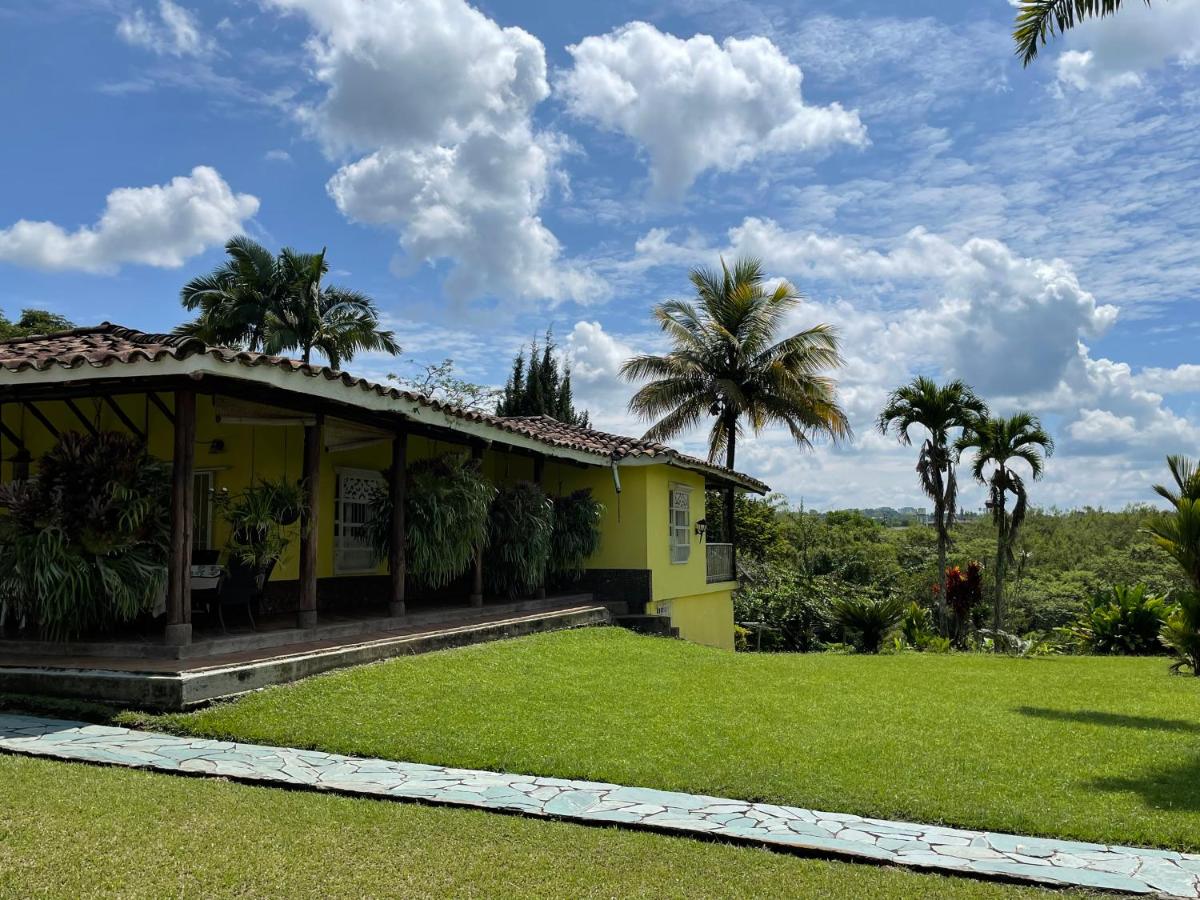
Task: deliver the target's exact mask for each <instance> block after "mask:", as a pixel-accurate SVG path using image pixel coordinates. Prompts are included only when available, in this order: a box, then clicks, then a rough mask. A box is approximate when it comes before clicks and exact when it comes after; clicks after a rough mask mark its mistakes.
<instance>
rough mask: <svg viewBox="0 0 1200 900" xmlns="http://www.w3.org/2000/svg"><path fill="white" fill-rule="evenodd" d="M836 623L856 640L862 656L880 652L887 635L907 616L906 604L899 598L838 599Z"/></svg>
mask: <svg viewBox="0 0 1200 900" xmlns="http://www.w3.org/2000/svg"><path fill="white" fill-rule="evenodd" d="M831 611H832V613H833V618H834V621H835V622H837V623H838V624H839V625H841V626H842V628H843V629H844V630H845V631H846V632H848V633H849V634H850V635H851V636H853V637H854V638H855V646H856V647H857V649H858V650H859V651H860V652H863V653H878V652H879V650H880V648H881V647H882V646H883V642H884V641H885V640H886V639H887V636H888V634H890V633H891V631H892V629H893V628H895V627H896V625H897V624H898V623H899V622H900V620H901V618H902V617H903V616H904V601H902V600H901V599H900V598H898V597H877V598H873V597H867V596H862V595H853V594H852V595H848V596H845V597H841V598H839V599H837V600H835V601H834V602H833V604H832V607H831Z"/></svg>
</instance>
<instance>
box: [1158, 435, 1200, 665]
mask: <svg viewBox="0 0 1200 900" xmlns="http://www.w3.org/2000/svg"><path fill="white" fill-rule="evenodd" d="M1167 467H1168V468H1169V469H1170V470H1171V477H1172V478H1173V479H1174V481H1175V488H1174V489H1172V488H1169V487H1166V486H1164V485H1161V484H1156V485H1155V486H1154V490H1156V491H1157V492H1158V493H1159V495H1161V496H1162V497H1164V498H1166V500H1167V501H1168V502H1170V504H1171V506H1173V507H1174V512H1173V514H1172V515H1169V516H1164V517H1162V518H1159V519H1153V520H1151V521H1150V522H1148V523H1147V524H1146V529H1145V530H1146V531H1147V532H1149V533H1150V535H1151V536H1152V537H1153V538H1154V542H1155V543H1156V544H1158V546H1160V547H1161V548H1162V549H1163V550H1165V551H1166V552H1167V553H1168V554H1170V556H1171V557H1172V558H1173V559H1174V560H1175V561H1176V562H1178V563H1179V565H1180V566H1181V567H1182V568H1183V570H1184V572H1185V573H1186V574H1187V578H1188V581H1189V582H1190V583H1191V590H1190V591H1188V592H1187V593H1185V594H1183V595H1182V596H1180V597H1178V598H1177V602H1176V607H1175V609H1173V610H1172V612H1171V614H1170V616H1168V618H1167V622H1166V624H1165V625H1164V626H1163V629H1162V640H1163V642H1164V643H1165V644H1166V645H1167V646H1168V647H1170V648H1171V649H1172V650H1173V651H1174V652H1175V655H1176V656H1177V657H1178V658H1179V661H1178V662H1177V663H1176V664H1175V666H1174V668H1176V669H1179V668H1181V667H1185V666H1186V667H1188V668H1190V669H1191V670H1192V674H1193V675H1197V676H1200V468H1197V465H1196V463H1195V462H1193V461H1192V460H1190V459H1187V458H1185V457H1182V456H1168V457H1167Z"/></svg>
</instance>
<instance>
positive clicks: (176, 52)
mask: <svg viewBox="0 0 1200 900" xmlns="http://www.w3.org/2000/svg"><path fill="white" fill-rule="evenodd" d="M117 36H118V37H120V38H121V40H123V41H125V42H126V43H127V44H132V45H133V46H135V47H144V48H146V49H147V50H150V51H152V52H154V53H156V54H158V55H159V56H175V57H184V56H195V57H204V56H209V55H211V54H212V52H213V51H214V50H215V49H216V44H215V42H214V41H213V40H212V39H211V38H209V37H207V36H206V35H205V34H204V33H203V31H201V29H200V24H199V22H197V20H196V16H195V14H194V13H192V12H191V11H190V10H188V9H185V8H184V7H182V6H178V5H177V4H175V3H172V2H171V0H159V2H158V13H157V15H155V14H154V13H150V12H147V11H146V10H144V9H142V8H140V7H139V8H137V9H134V10H133V12H132V13H130V14H129V15H126V16H122V17H121V20H120V21H119V22H118V23H117Z"/></svg>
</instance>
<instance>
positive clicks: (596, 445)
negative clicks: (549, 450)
mask: <svg viewBox="0 0 1200 900" xmlns="http://www.w3.org/2000/svg"><path fill="white" fill-rule="evenodd" d="M192 356H209V357H211V358H213V359H215V360H217V361H219V362H222V363H229V364H235V363H236V364H240V365H243V366H246V367H249V368H257V367H260V366H268V367H274V368H278V369H283V370H285V371H289V372H297V373H300V374H303V375H307V376H309V377H314V378H324V379H325V380H327V381H340V382H342V384H344V385H345V386H346V387H347V388H357V389H359V390H363V391H369V392H371V393H374V394H377V395H379V396H381V397H390V398H393V399H396V400H401V401H407V402H411V403H417V404H420V405H421V406H425V407H429V408H431V409H434V410H437V411H439V412H441V413H443V414H444V415H447V416H450V417H452V418H458V419H463V420H465V421H470V422H477V423H480V424H483V425H487V426H490V427H493V428H497V429H499V430H501V431H504V432H507V433H509V434H515V435H521V436H524V437H527V438H531V439H533V440H535V441H538V442H540V443H543V444H546V445H548V446H552V447H561V448H565V449H570V450H577V451H580V452H584V453H594V454H596V455H597V456H603V457H606V458H609V459H613V460H622V459H626V458H637V457H652V458H659V457H661V458H662V459H663V460H664V462H665V461H669V460H675V461H677V462H679V463H682V464H684V465H686V466H688V467H689V468H695V469H698V470H700V471H703V472H709V473H711V474H713V475H715V476H718V477H724V478H730V477H732V479H733V480H734V481H737V482H739V483H742V484H745V485H746V486H748V487H752V488H754V489H756V490H761V491H763V492H765V491H766V490H768V488H767V485H765V484H763V483H762V482H761V481H758V480H757V479H754V478H751V477H750V476H748V475H743V474H741V473H739V472H730V470H729V469H726V468H724V467H723V466H717V465H712V464H710V463H708V462H706V461H705V460H702V459H698V458H696V457H693V456H687V455H685V454H682V453H679V452H678V451H677V450H674V449H672V448H670V447H668V446H667V445H665V444H660V443H658V442H656V441H647V440H643V439H641V438H632V437H626V436H624V435H619V434H609V433H608V432H604V431H596V430H594V429H591V428H583V427H581V426H578V425H568V424H566V423H564V422H560V421H558V420H557V419H553V418H551V417H549V416H494V415H491V414H489V413H485V412H481V411H479V410H475V409H465V408H462V407H458V406H452V405H450V404H446V403H442V402H440V401H438V400H435V399H432V398H430V397H428V396H425V395H424V394H416V393H413V392H411V391H402V390H398V389H397V388H394V387H389V386H387V385H382V384H378V383H375V382H371V381H367V380H366V379H363V378H355V377H354V376H353V375H350V374H349V373H346V372H339V371H337V370H336V369H331V368H329V367H327V366H319V365H312V364H309V363H304V362H301V361H299V360H295V359H288V358H286V357H282V356H271V355H269V354H266V353H254V352H251V351H248V350H236V349H233V348H230V347H210V346H209V345H207V344H205V343H204V342H203V341H201V340H200V339H198V338H193V337H186V336H183V335H177V334H147V333H145V332H142V331H136V330H134V329H132V328H125V327H122V326H120V325H113V324H112V323H109V322H104V323H102V324H100V325H97V326H95V327H91V328H75V329H72V330H71V331H62V332H57V333H55V334H48V335H34V336H31V337H24V338H10V339H8V340H4V341H0V369H3V370H7V371H9V372H14V373H19V372H24V371H29V370H33V371H37V372H44V371H47V370H49V369H51V368H54V367H61V368H66V369H76V368H80V367H83V366H91V367H93V368H106V367H108V366H111V365H121V364H126V365H127V364H132V363H139V362H148V363H154V362H158V361H160V360H162V359H166V358H171V359H177V360H184V359H187V358H189V357H192Z"/></svg>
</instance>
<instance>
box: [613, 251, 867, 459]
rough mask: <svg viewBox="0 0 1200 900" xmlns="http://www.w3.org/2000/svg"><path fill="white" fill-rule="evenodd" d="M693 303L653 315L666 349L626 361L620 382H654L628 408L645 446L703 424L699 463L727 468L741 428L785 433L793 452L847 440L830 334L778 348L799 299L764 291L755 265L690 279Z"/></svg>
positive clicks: (819, 330) (808, 333)
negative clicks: (708, 421)
mask: <svg viewBox="0 0 1200 900" xmlns="http://www.w3.org/2000/svg"><path fill="white" fill-rule="evenodd" d="M690 277H691V282H692V285H693V286H694V287H695V289H696V300H695V302H688V301H684V300H668V301H666V302H664V303H660V304H659V305H658V306H656V307H655V309H654V317H655V318H656V319H657V320H658V323H659V326H660V327H661V328H662V330H663V331H664V332H666V334H667V336H668V337H669V338H670V339H671V343H672V344H673V348H672V349H671V351H670V352H669V353H667V354H666V355H664V356H656V355H652V354H644V355H640V356H635V357H633V358H632V359H629V360H626V362H625V363H624V365H622V366H621V375H622V377H624V378H626V379H628V380H630V381H643V380H646V379H653V380H652V381H650V383H649V384H646V385H643V386H642V387H641V388H640V389H639V390H638V392H637V393H636V394H634V395H633V398H632V399H631V400H630V401H629V409H630V411H632V412H634V413H637V414H638V415H639V416H641V417H642V418H644V419H649V420H654V424H653V425H651V427H650V428H649V430H648V431H647V432H646V437H647V438H648V439H650V440H658V441H668V440H671V439H672V438H674V437H677V436H678V435H680V434H682V433H683V432H685V431H688V430H690V429H691V428H694V427H695V426H697V425H699V424H700V423H701V422H703V421H704V420H705V418H706V417H709V416H711V417H712V419H713V423H712V427H711V428H710V430H709V434H708V457H709V460H710V461H711V462H714V463H715V462H718V461H719V460H720V459H721V456H722V455H724V457H725V466H726V467H727V468H730V469H732V468H733V467H734V462H735V460H736V454H737V439H738V436H739V435H740V434H741V433H742V425H743V423H747V424H749V426H750V428H751V429H752V430H753V431H754V432H755V433H756V434H757V433H758V432H759V431H761V430H762V429H763V428H765V427H766V426H768V425H773V424H781V425H785V426H786V427H787V429H788V430H789V431H790V432H791V435H792V437H793V438H794V439H795V441H796V443H797V444H799V445H800V446H801V447H808V446H810V445H811V440H812V437H813V436H816V435H818V434H823V435H826V436H828V437H830V438H832V439H833V440H835V441H838V440H841V439H843V438H847V437H849V436H850V433H851V432H850V423H849V420H848V419H847V418H846V414H845V413H844V412H843V411H842V408H841V406H840V405H839V404H838V398H837V389H836V385H835V383H834V381H833V379H831V378H830V377H828V376H827V375H825V374H824V373H825V372H826V371H827V370H829V369H833V368H836V367H838V366H840V365H841V364H842V360H841V355H840V354H839V352H838V339H837V334H836V332H835V331H834V330H833V329H832V328H831V327H829V326H828V325H815V326H813V327H812V328H809V329H807V330H805V331H800V332H797V333H796V334H793V335H791V336H790V337H786V338H783V339H782V340H777V337H778V332H779V329H780V327H781V326H782V325H783V320H784V318H785V317H786V315H787V313H788V312H789V311H790V310H792V309H793V308H794V307H795V306H796V305H797V304H798V303H799V302H800V297H799V296H798V295H797V294H796V291H795V289H794V288H793V287H792V286H791V285H790V284H788V283H787V282H786V281H782V282H780V283H779V284H778V285H777V286H776V287H774V288H773V289H768V287H767V285H766V277H765V276H764V274H763V269H762V263H761V262H760V261H759V260H757V259H753V258H744V259H739V260H738V261H737V262H736V263H734V266H733V268H732V269H730V268H729V267H728V266H727V265H726V264H725V261H724V260H721V268H720V271H716V270H712V269H704V268H697V269H693V270H692V272H691V276H690Z"/></svg>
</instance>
